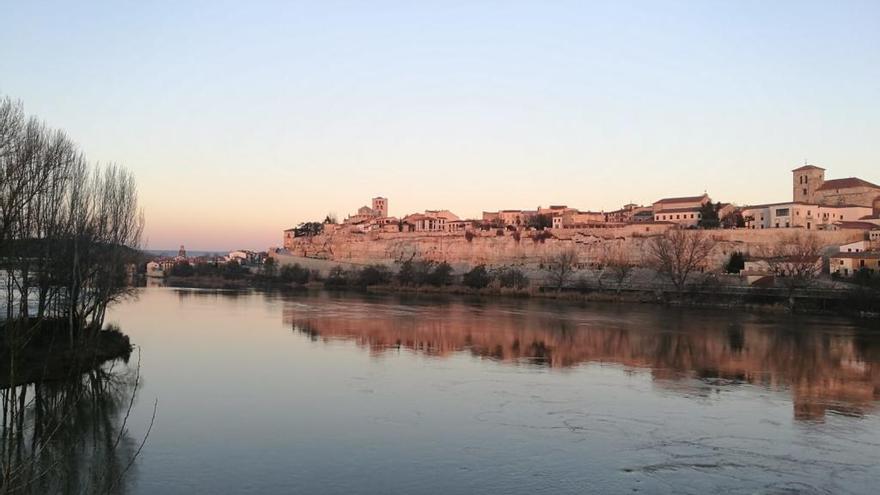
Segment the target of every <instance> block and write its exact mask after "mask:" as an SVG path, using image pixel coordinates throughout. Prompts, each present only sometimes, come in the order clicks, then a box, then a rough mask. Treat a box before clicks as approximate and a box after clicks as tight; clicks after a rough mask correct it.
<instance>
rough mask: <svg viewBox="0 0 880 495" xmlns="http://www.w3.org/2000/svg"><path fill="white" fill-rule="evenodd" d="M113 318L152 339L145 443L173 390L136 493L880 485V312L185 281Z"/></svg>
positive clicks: (804, 489) (133, 488) (780, 489)
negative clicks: (187, 286)
mask: <svg viewBox="0 0 880 495" xmlns="http://www.w3.org/2000/svg"><path fill="white" fill-rule="evenodd" d="M107 321H108V322H111V323H114V324H117V325H118V326H119V327H120V328H121V329H122V330H123V331H124V332H125V333H127V334H128V335H130V337H131V340H132V342H133V343H134V344H135V345H137V346H139V348H140V356H141V368H140V387H139V390H138V392H137V400H136V402H135V406H134V410H133V411H132V414H131V417H130V418H129V419H128V421H127V424H128V425H129V430H130V432H129V434H130V436H131V440H130V441H131V442H133V443H134V444H135V445H136V444H137V440H138V439H139V438H141V437H142V436H143V434H144V433H145V431H146V427H147V425H148V424H149V423H150V417H151V415H152V412H153V405H154V401H155V400H157V399H158V407H157V409H156V411H157V413H156V419H155V424H154V425H153V429H152V431H151V433H150V435H149V437H148V438H147V442H146V444H145V446H144V449H143V450H142V452H141V454H140V456H139V457H138V458H137V460H136V462H135V464H134V466H133V467H132V469H131V471H130V473H129V475H128V478H127V482H126V484H125V486H124V487H123V488H124V489H125V491H126V492H128V493H135V494H153V493H163V494H178V493H179V494H194V493H205V494H209V493H210V494H214V493H254V494H256V493H260V494H262V493H309V494H313V493H332V494H337V493H338V494H342V493H376V494H393V493H400V494H429V493H445V494H477V493H522V494H534V493H553V494H558V493H590V492H592V493H636V492H639V493H695V494H696V493H710V492H718V491H724V492H728V493H791V492H793V493H835V494H844V493H876V492H875V490H876V482H877V480H878V479H880V416H878V411H880V329H878V325H877V322H876V321H873V322H869V321H864V322H853V321H849V320H844V319H838V318H817V317H803V318H798V317H791V316H786V315H778V316H766V315H753V314H748V313H744V312H738V311H720V310H711V311H701V310H692V309H690V310H683V309H670V308H663V307H658V306H651V305H589V306H587V305H575V304H569V303H560V302H554V301H544V300H528V299H503V300H493V301H489V300H486V299H466V298H453V297H443V298H439V297H428V296H396V295H393V296H388V295H357V294H354V295H353V294H332V293H326V292H323V293H322V292H313V293H306V292H303V293H294V294H285V295H281V294H275V293H265V294H264V293H257V292H245V293H240V292H222V291H219V292H218V291H201V290H175V289H167V288H147V289H141V290H140V292H139V293H138V295H137V298H136V299H133V300H130V301H126V302H123V303H121V304H119V305H117V306H115V307H114V308H113V310H112V311H111V313H110V314H109V315H108V319H107ZM136 360H137V359H136V358H133V359H132V360H131V361H130V362H129V364H128V366H129V367H133V366H134V365H135V362H136ZM120 414H121V413H120Z"/></svg>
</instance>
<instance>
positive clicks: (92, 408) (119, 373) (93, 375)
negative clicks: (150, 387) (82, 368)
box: [0, 365, 143, 494]
mask: <svg viewBox="0 0 880 495" xmlns="http://www.w3.org/2000/svg"><path fill="white" fill-rule="evenodd" d="M138 382H139V378H138V372H137V370H136V369H131V368H128V367H125V368H124V369H115V368H114V367H113V366H112V365H107V366H105V367H102V368H99V369H96V370H93V371H90V372H88V373H85V374H84V375H82V376H79V377H76V378H69V379H64V380H56V381H47V382H42V383H35V384H29V385H20V386H14V387H8V388H5V389H2V398H3V426H2V435H0V437H2V438H0V439H2V445H0V469H2V480H0V493H22V494H41V493H64V494H67V493H71V494H72V493H113V494H117V493H125V492H126V484H125V482H124V480H125V479H127V476H126V474H128V475H129V476H128V477H130V474H131V473H130V472H129V471H130V470H131V468H132V467H133V461H134V459H135V458H136V456H137V454H138V453H139V450H140V447H141V446H142V445H143V443H142V442H137V441H135V440H134V439H133V438H132V437H131V435H130V434H129V432H128V429H127V424H126V423H127V420H128V415H129V413H130V412H131V406H132V405H133V402H134V397H135V394H136V391H137V388H138Z"/></svg>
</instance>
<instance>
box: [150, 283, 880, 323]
mask: <svg viewBox="0 0 880 495" xmlns="http://www.w3.org/2000/svg"><path fill="white" fill-rule="evenodd" d="M166 285H167V286H170V287H178V288H199V289H227V290H228V289H231V290H246V289H259V290H282V291H294V290H331V291H349V292H371V293H385V294H392V293H410V294H447V295H464V296H472V297H485V298H499V297H500V298H542V299H558V300H565V301H573V302H603V303H612V304H659V305H666V306H682V307H694V308H714V309H722V310H731V309H740V310H746V311H751V312H769V313H791V312H797V313H802V314H817V315H842V316H849V317H859V318H878V319H880V294H878V293H877V292H876V291H874V292H872V291H870V290H869V289H836V290H798V291H795V292H794V293H793V294H792V293H789V292H788V291H787V290H785V289H780V288H757V287H735V288H734V287H725V286H711V287H697V286H695V287H689V288H688V289H686V290H685V291H682V292H678V291H675V290H670V289H669V288H668V287H665V286H663V285H662V284H656V285H655V286H652V287H640V288H611V287H566V288H564V289H562V290H557V289H555V288H548V287H541V286H529V287H524V288H519V289H517V288H504V287H497V286H490V287H485V288H480V289H475V288H470V287H467V286H465V285H462V284H457V283H452V284H445V285H439V286H434V285H430V284H423V285H402V284H397V283H384V284H374V285H366V286H340V285H339V284H338V283H330V284H328V283H327V281H326V280H324V281H310V282H307V283H305V284H298V283H294V282H281V281H278V280H274V281H267V280H266V279H261V278H257V277H250V278H241V279H236V280H227V279H223V278H219V277H169V279H168V281H167V283H166ZM792 301H793V302H794V305H793V306H792Z"/></svg>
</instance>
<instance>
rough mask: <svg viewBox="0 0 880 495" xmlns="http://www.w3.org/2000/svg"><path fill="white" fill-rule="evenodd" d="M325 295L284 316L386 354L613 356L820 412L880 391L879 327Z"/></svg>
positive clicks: (567, 361)
mask: <svg viewBox="0 0 880 495" xmlns="http://www.w3.org/2000/svg"><path fill="white" fill-rule="evenodd" d="M326 304H327V305H326V306H322V303H316V305H315V306H317V308H316V309H314V308H313V309H309V310H302V309H301V306H297V307H295V308H294V307H291V308H289V309H288V310H287V311H286V312H285V319H286V321H287V322H288V323H290V324H292V325H293V327H294V328H295V329H296V330H297V331H299V332H302V333H304V334H306V335H308V337H309V338H310V339H312V340H329V339H346V340H353V341H355V342H356V343H357V344H358V345H360V346H363V347H366V348H368V349H369V350H370V351H371V352H372V353H374V354H377V355H379V354H381V353H383V352H385V351H386V350H388V349H397V348H404V349H410V350H413V351H415V352H419V353H424V354H427V355H431V356H448V355H451V354H453V353H457V352H469V353H471V354H472V355H474V356H478V357H481V358H486V359H493V360H498V361H503V362H507V363H511V364H517V365H518V364H525V363H528V364H531V365H540V366H547V367H555V368H567V367H573V366H578V365H580V364H582V363H590V362H610V363H618V364H621V365H623V366H626V367H630V368H642V369H647V370H650V372H651V374H652V376H653V378H654V379H655V381H656V383H657V385H658V386H661V387H670V388H675V389H681V387H690V386H691V385H692V384H693V382H692V381H689V380H693V379H696V380H701V381H706V382H710V383H711V382H714V381H716V380H718V379H721V380H724V381H727V382H732V383H751V384H755V385H760V386H764V387H768V388H773V389H781V390H782V389H784V390H790V392H791V394H792V396H793V402H794V407H795V415H796V417H797V418H800V419H814V418H821V417H822V416H823V415H824V414H825V411H828V410H832V411H835V412H837V413H841V414H863V413H865V412H867V411H870V410H871V409H873V408H874V406H875V404H876V401H877V400H878V399H880V335H876V334H869V333H865V332H859V331H857V330H856V331H854V332H853V333H841V332H829V331H827V330H826V329H824V328H821V327H819V326H817V327H814V328H810V327H809V326H806V325H804V324H803V323H798V322H787V323H779V324H767V322H764V321H761V320H759V319H758V318H756V317H750V316H747V315H738V316H735V317H732V318H726V319H713V318H710V317H706V318H703V317H699V315H697V316H695V315H689V316H685V315H682V314H678V313H670V312H663V311H656V312H648V314H647V318H646V315H645V314H644V312H642V313H639V312H637V311H631V310H630V309H627V310H626V311H621V312H611V311H608V312H590V311H582V310H579V309H578V308H571V309H569V310H568V311H563V310H562V309H561V308H559V307H558V306H554V307H553V308H552V310H549V311H548V308H547V307H546V306H543V305H542V303H538V302H527V303H523V304H522V305H520V306H521V307H518V308H516V310H511V308H509V307H505V306H503V305H478V304H473V305H472V304H467V303H464V302H450V303H448V304H447V305H445V306H431V307H430V308H428V307H420V306H418V305H414V304H408V305H406V306H405V307H406V308H408V310H407V311H401V310H400V309H399V308H400V306H395V305H383V304H372V303H371V304H360V303H359V302H358V301H356V300H352V301H346V303H345V304H338V303H331V302H327V303H326ZM698 384H699V382H698ZM698 386H699V385H698Z"/></svg>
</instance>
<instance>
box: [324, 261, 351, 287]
mask: <svg viewBox="0 0 880 495" xmlns="http://www.w3.org/2000/svg"><path fill="white" fill-rule="evenodd" d="M348 286H349V274H348V273H347V272H346V271H345V269H344V268H342V267H341V266H334V267H333V268H331V269H330V273H329V274H327V278H326V279H325V280H324V287H327V288H329V289H344V288H346V287H348Z"/></svg>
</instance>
